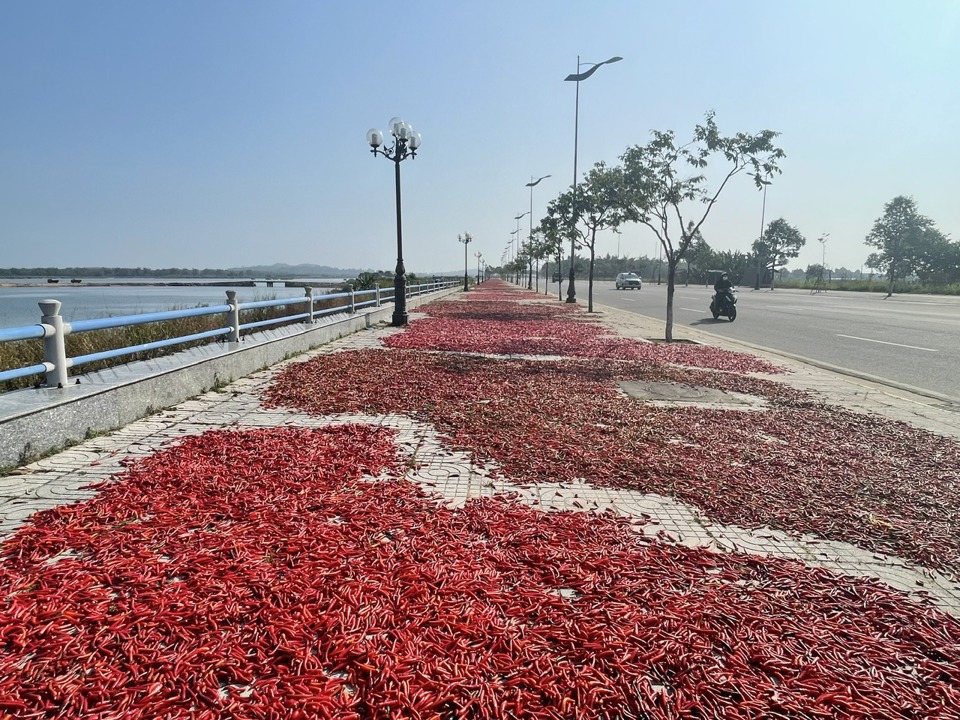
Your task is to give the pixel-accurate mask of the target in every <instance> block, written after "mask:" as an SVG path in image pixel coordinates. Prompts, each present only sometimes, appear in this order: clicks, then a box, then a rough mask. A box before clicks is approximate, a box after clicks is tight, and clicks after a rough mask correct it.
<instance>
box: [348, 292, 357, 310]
mask: <svg viewBox="0 0 960 720" xmlns="http://www.w3.org/2000/svg"><path fill="white" fill-rule="evenodd" d="M349 287H350V314H351V315H353V314H354V313H355V312H356V311H357V294H356V292H355V291H354V289H353V285H350V286H349Z"/></svg>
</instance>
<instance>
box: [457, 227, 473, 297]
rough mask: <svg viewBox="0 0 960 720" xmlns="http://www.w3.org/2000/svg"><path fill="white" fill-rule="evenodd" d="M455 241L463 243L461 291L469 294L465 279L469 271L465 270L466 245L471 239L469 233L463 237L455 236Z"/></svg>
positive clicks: (467, 281)
mask: <svg viewBox="0 0 960 720" xmlns="http://www.w3.org/2000/svg"><path fill="white" fill-rule="evenodd" d="M457 240H459V241H460V242H462V243H463V291H464V292H469V291H470V285H469V280H468V279H467V278H468V275H467V273H469V270H468V269H467V245H469V244H470V242H471V241H472V240H473V238H472V237H470V233H464V234H463V235H457Z"/></svg>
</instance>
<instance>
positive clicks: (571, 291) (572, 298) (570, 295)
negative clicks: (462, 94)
mask: <svg viewBox="0 0 960 720" xmlns="http://www.w3.org/2000/svg"><path fill="white" fill-rule="evenodd" d="M621 60H623V58H622V57H620V56H619V55H614V56H613V57H612V58H610V59H609V60H604V61H603V62H599V63H592V64H591V63H582V62H580V56H579V55H577V72H575V73H572V74H570V75H567V76H566V77H565V78H564V79H563V80H564V82H575V83H576V84H577V101H576V105H575V110H574V116H573V208H572V209H571V212H572V213H573V214H574V217H576V212H577V142H578V133H579V130H580V81H581V80H586V79H587V78H588V77H590V76H591V75H593V74H594V73H595V72H596V71H597V68H598V67H600V66H601V65H609V64H611V63H615V62H620V61H621ZM583 65H590V66H591V67H590V69H589V70H584V71H583V72H580V68H581V67H582V66H583ZM573 222H575V221H574V219H573V218H571V223H573ZM573 230H574V228H573V227H571V228H570V282H569V283H568V285H567V302H568V303H575V302H576V301H577V291H576V288H575V287H574V272H573V265H574V263H573V260H574V258H575V257H576V254H577V240H576V237H577V236H576V233H574V232H573Z"/></svg>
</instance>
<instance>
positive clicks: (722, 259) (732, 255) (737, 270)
mask: <svg viewBox="0 0 960 720" xmlns="http://www.w3.org/2000/svg"><path fill="white" fill-rule="evenodd" d="M711 265H712V267H710V268H706V269H708V270H725V271H726V272H727V274H728V275H730V279H731V280H735V281H736V282H737V283H738V284H742V283H743V276H744V275H746V273H747V271H748V270H756V268H757V260H756V258H755V257H754V256H752V255H747V254H746V253H743V252H740V251H739V250H736V251H734V252H731V251H729V250H724V251H722V252H717V253H714V254H713V258H712V262H711Z"/></svg>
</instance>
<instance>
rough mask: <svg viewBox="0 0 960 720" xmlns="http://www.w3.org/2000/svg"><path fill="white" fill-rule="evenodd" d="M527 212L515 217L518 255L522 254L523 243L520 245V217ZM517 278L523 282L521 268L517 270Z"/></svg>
mask: <svg viewBox="0 0 960 720" xmlns="http://www.w3.org/2000/svg"><path fill="white" fill-rule="evenodd" d="M526 214H527V213H520V214H519V215H517V216H516V217H515V218H514V220H516V221H517V254H518V255H519V254H520V247H521V245H520V219H521V218H523V217H524V216H525V215H526ZM517 280H518V281H519V282H517V284H518V285H519V284H521V283H522V282H523V275H521V274H520V271H519V270H518V271H517Z"/></svg>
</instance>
